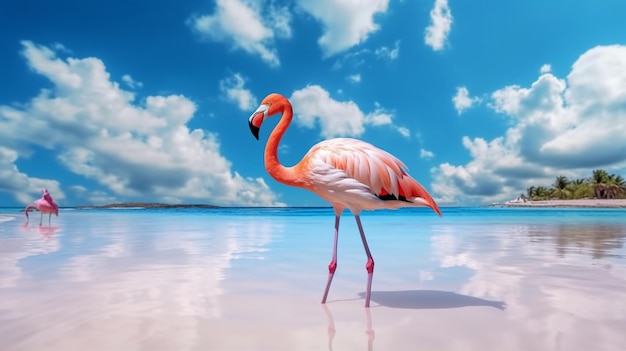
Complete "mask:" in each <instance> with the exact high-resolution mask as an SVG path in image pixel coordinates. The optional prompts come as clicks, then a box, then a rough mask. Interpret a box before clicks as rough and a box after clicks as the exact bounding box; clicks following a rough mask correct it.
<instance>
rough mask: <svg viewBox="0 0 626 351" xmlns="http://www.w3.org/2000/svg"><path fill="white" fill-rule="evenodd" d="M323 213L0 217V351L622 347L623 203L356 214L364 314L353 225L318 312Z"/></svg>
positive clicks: (328, 237)
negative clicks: (368, 253)
mask: <svg viewBox="0 0 626 351" xmlns="http://www.w3.org/2000/svg"><path fill="white" fill-rule="evenodd" d="M328 212H329V213H328V215H330V216H327V215H323V216H318V215H315V214H305V215H302V216H294V217H289V216H279V215H276V216H256V215H242V216H216V215H210V214H197V215H196V214H187V213H177V212H164V211H160V212H155V213H144V212H141V211H135V212H132V211H108V212H104V213H100V212H97V211H91V212H89V211H85V212H82V213H80V211H75V212H65V213H61V215H60V216H59V217H58V219H56V221H54V222H53V226H52V227H46V226H43V227H39V226H36V225H35V226H27V227H24V226H22V225H21V220H22V218H21V217H19V218H17V219H16V220H11V221H6V222H2V223H1V224H0V350H10V351H22V350H24V351H30V350H37V351H56V350H60V351H61V350H62V351H74V350H76V351H79V350H80V351H82V350H90V351H117V350H124V351H134V350H147V351H148V350H149V351H152V350H159V351H160V350H164V351H165V350H177V351H178V350H180V351H186V350H218V351H244V350H245V351H248V350H271V351H282V350H285V351H286V350H289V351H292V350H336V351H341V350H394V351H404V350H406V351H422V350H423V351H426V350H459V351H461V350H463V351H465V350H487V351H489V350H493V351H501V350H507V351H528V350H533V351H557V350H568V351H587V350H594V351H620V350H626V334H625V333H624V330H626V305H625V304H624V301H626V249H624V242H625V241H626V220H621V218H623V217H622V216H615V211H614V212H610V211H609V212H606V213H598V212H597V211H591V212H594V213H593V214H592V215H589V216H586V215H584V213H577V214H576V216H573V217H567V215H564V214H563V213H562V212H563V211H555V212H556V213H555V214H554V215H552V216H546V214H549V212H550V211H549V210H546V211H528V214H526V215H524V217H519V216H520V214H519V213H517V212H520V211H517V210H516V211H510V210H506V209H502V210H500V209H483V210H480V209H478V210H476V211H473V212H471V211H461V210H459V213H458V214H456V215H455V214H454V213H450V212H446V211H445V210H444V212H445V216H444V217H442V218H438V217H434V216H415V215H406V216H405V215H389V216H382V215H378V216H368V215H364V216H363V224H364V226H365V229H366V231H367V232H368V240H369V243H370V248H371V250H372V253H373V255H374V258H375V260H376V270H375V274H374V283H373V294H372V307H371V308H370V309H365V308H364V307H363V293H364V287H365V282H366V272H365V268H364V266H365V255H364V252H363V247H362V245H361V242H360V238H359V235H358V231H357V230H356V225H355V224H354V221H351V220H350V218H349V217H347V216H346V217H345V218H344V220H343V222H342V225H343V226H342V229H341V232H340V242H339V264H338V268H337V272H336V275H335V279H334V282H333V285H332V288H331V291H330V295H329V301H328V304H326V305H321V304H320V298H321V294H322V292H323V288H324V284H325V281H326V276H327V265H328V261H329V260H330V254H331V246H332V224H333V223H332V222H333V218H332V214H331V213H330V211H328ZM512 212H515V213H514V214H512ZM500 213H504V214H502V215H500ZM533 213H538V214H540V215H541V216H540V217H534V214H533ZM390 228H393V230H390Z"/></svg>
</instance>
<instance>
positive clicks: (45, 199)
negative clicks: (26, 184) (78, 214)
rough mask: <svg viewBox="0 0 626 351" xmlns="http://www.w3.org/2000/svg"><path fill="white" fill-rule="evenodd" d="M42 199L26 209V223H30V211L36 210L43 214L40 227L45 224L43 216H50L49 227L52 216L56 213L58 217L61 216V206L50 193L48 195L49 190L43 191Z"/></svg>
mask: <svg viewBox="0 0 626 351" xmlns="http://www.w3.org/2000/svg"><path fill="white" fill-rule="evenodd" d="M41 194H42V196H41V199H39V200H37V201H35V202H34V203H33V204H32V205H28V206H26V208H25V209H24V214H26V223H28V220H29V218H28V211H29V210H30V209H31V208H36V209H37V210H39V212H40V213H41V217H40V218H39V225H41V223H42V222H43V214H44V213H47V214H48V225H50V221H51V217H52V214H53V213H54V214H55V215H56V216H57V217H58V216H59V205H57V204H56V202H54V200H53V199H52V196H50V193H48V190H47V189H45V188H44V189H41Z"/></svg>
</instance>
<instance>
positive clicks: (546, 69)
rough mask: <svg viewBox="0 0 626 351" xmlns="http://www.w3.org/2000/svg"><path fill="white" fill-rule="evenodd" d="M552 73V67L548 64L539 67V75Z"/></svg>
mask: <svg viewBox="0 0 626 351" xmlns="http://www.w3.org/2000/svg"><path fill="white" fill-rule="evenodd" d="M549 72H552V66H550V65H549V64H547V63H546V64H544V65H542V66H541V69H539V73H541V74H544V73H549Z"/></svg>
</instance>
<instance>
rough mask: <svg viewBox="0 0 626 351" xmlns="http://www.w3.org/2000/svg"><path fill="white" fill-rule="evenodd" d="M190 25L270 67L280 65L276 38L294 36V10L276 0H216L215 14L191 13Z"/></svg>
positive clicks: (210, 38)
mask: <svg viewBox="0 0 626 351" xmlns="http://www.w3.org/2000/svg"><path fill="white" fill-rule="evenodd" d="M187 24H188V25H189V26H190V27H191V28H192V29H193V30H194V31H196V32H197V33H198V34H200V35H201V36H202V37H203V38H204V39H207V40H212V41H217V42H225V43H228V44H230V45H231V46H232V47H233V48H234V49H240V50H243V51H245V52H247V53H249V54H253V55H258V56H260V57H261V59H263V60H264V61H265V62H267V63H268V64H269V65H271V66H278V65H280V59H279V57H278V52H277V51H276V49H275V47H274V45H275V38H289V37H291V13H290V12H289V10H288V9H287V8H286V7H280V6H276V5H275V3H274V1H250V0H217V3H216V8H215V12H214V13H213V14H209V15H206V14H205V15H200V16H192V17H191V18H189V19H188V20H187Z"/></svg>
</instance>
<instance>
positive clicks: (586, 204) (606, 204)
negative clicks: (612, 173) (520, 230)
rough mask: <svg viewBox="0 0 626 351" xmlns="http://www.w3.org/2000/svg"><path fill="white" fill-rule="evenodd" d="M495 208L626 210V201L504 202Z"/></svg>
mask: <svg viewBox="0 0 626 351" xmlns="http://www.w3.org/2000/svg"><path fill="white" fill-rule="evenodd" d="M494 206H496V207H579V208H626V199H576V200H544V201H526V202H506V203H502V204H497V205H494Z"/></svg>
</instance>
